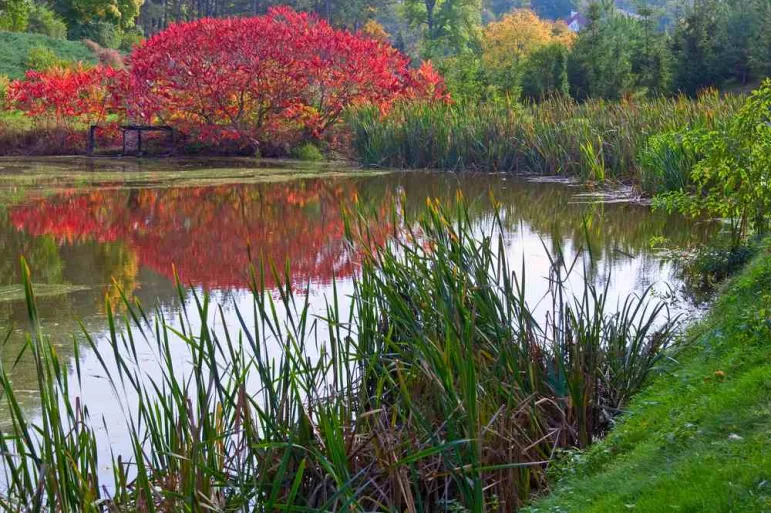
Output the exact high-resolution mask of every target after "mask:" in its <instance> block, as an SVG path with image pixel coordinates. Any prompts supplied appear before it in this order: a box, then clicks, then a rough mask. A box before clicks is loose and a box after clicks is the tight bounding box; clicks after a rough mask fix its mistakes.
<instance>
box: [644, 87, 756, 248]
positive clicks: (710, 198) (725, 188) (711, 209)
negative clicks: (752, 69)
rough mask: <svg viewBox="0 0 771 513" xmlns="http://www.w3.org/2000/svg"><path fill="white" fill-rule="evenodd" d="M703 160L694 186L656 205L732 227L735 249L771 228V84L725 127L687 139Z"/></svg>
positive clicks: (662, 198) (657, 200) (670, 194)
mask: <svg viewBox="0 0 771 513" xmlns="http://www.w3.org/2000/svg"><path fill="white" fill-rule="evenodd" d="M684 144H685V145H686V146H687V147H688V148H689V151H691V152H693V153H694V154H696V155H699V158H698V161H697V162H696V164H695V165H694V166H693V167H692V169H691V173H690V179H691V181H692V182H693V184H694V185H693V187H690V188H688V189H683V190H679V191H672V192H668V193H664V194H661V195H659V196H657V197H656V198H655V200H654V205H655V206H656V207H657V208H663V209H666V210H668V211H679V212H682V213H684V214H687V215H690V216H693V217H703V216H711V217H719V218H723V219H726V220H727V221H728V222H729V223H730V229H731V234H732V240H733V244H734V245H738V244H740V243H741V242H742V241H743V240H745V239H746V237H747V235H748V234H749V233H750V232H752V231H754V232H756V233H758V234H763V233H765V232H766V231H767V228H768V215H769V210H770V209H771V80H766V81H765V82H764V83H763V85H762V86H761V87H760V88H759V89H758V90H757V91H755V92H754V93H752V95H751V96H750V97H749V98H748V99H747V101H746V102H745V104H744V106H743V107H742V108H741V109H740V110H739V112H738V114H736V115H735V116H734V117H733V118H732V119H730V120H729V122H728V123H727V124H726V126H725V128H717V129H715V130H710V131H699V132H695V133H693V134H689V135H687V136H686V137H685V139H684Z"/></svg>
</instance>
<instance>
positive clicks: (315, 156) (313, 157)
mask: <svg viewBox="0 0 771 513" xmlns="http://www.w3.org/2000/svg"><path fill="white" fill-rule="evenodd" d="M289 156H290V157H292V158H293V159H297V160H304V161H306V162H318V161H320V160H324V154H323V153H321V150H319V149H318V147H317V146H316V145H315V144H313V143H310V142H306V143H302V144H300V145H298V146H295V147H294V148H292V149H291V151H290V152H289Z"/></svg>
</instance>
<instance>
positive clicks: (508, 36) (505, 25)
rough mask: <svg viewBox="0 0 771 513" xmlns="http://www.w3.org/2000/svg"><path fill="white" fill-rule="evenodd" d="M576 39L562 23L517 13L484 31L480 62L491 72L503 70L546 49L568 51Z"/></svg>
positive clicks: (508, 15)
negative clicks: (537, 51) (563, 47)
mask: <svg viewBox="0 0 771 513" xmlns="http://www.w3.org/2000/svg"><path fill="white" fill-rule="evenodd" d="M575 38H576V35H575V34H574V33H573V32H572V31H571V30H570V29H569V28H568V26H567V25H566V24H565V23H564V22H562V21H549V20H542V19H541V18H539V17H538V16H537V15H536V14H535V13H534V12H533V11H531V10H530V9H517V10H515V11H513V12H511V13H509V14H507V15H505V16H504V17H503V18H502V19H501V20H500V21H495V22H493V23H490V24H489V25H488V26H487V27H486V28H485V30H484V33H483V37H482V48H483V60H484V63H485V65H486V66H488V67H489V68H491V69H493V70H500V69H505V68H509V67H512V66H517V65H518V64H521V63H523V61H524V60H525V59H526V58H527V57H528V56H529V55H530V54H532V53H533V52H534V51H536V50H538V49H540V48H543V47H545V46H548V45H552V44H561V45H563V46H565V47H567V48H570V47H571V46H572V45H573V42H574V41H575Z"/></svg>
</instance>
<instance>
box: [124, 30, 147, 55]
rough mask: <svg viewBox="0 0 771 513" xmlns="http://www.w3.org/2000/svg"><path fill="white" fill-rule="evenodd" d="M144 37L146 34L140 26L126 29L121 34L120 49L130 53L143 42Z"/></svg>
mask: <svg viewBox="0 0 771 513" xmlns="http://www.w3.org/2000/svg"><path fill="white" fill-rule="evenodd" d="M143 39H144V34H142V30H141V29H140V28H139V27H134V28H132V29H129V30H126V31H124V32H123V34H122V35H121V40H120V47H119V49H120V50H121V51H122V52H126V53H129V52H131V50H132V48H134V46H136V45H138V44H139V43H141V42H142V40H143Z"/></svg>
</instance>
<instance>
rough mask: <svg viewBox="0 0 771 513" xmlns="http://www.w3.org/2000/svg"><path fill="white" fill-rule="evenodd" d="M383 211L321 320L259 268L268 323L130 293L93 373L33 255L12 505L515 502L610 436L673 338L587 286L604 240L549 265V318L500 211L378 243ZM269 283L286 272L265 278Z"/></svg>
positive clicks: (332, 507)
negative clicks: (373, 244)
mask: <svg viewBox="0 0 771 513" xmlns="http://www.w3.org/2000/svg"><path fill="white" fill-rule="evenodd" d="M392 215H393V216H394V220H396V218H397V217H398V215H397V212H396V211H395V212H394V213H393V214H392ZM366 219H367V214H366V213H365V212H364V211H363V209H362V210H359V211H357V212H353V213H349V215H348V216H347V222H346V232H347V234H348V236H349V238H350V240H351V241H352V243H354V244H357V243H360V242H363V243H364V244H363V248H364V251H367V252H368V256H367V257H366V258H365V261H364V264H363V266H362V271H361V275H360V277H358V278H356V279H355V280H354V289H353V295H352V303H351V307H350V309H349V310H348V311H346V310H345V309H343V308H342V307H341V301H340V300H341V297H340V295H339V293H338V292H337V290H336V289H335V293H334V294H333V295H332V296H331V297H329V298H328V303H327V308H326V312H325V313H324V314H322V315H320V316H316V317H314V316H313V315H311V312H310V309H309V301H308V298H307V296H305V297H304V296H303V294H302V292H299V293H298V291H296V290H295V289H294V288H293V287H292V286H290V285H289V283H290V281H289V275H290V273H291V271H290V270H289V268H288V267H287V269H286V270H285V271H283V272H281V271H279V270H278V269H277V268H275V267H273V266H270V267H269V268H268V270H266V269H264V268H263V269H262V270H260V271H255V272H253V273H252V277H251V285H252V289H253V312H252V314H253V316H254V323H253V324H252V323H251V321H248V320H247V316H246V315H244V314H245V312H241V311H239V310H238V309H237V308H236V312H235V313H236V317H237V319H238V326H227V325H225V326H224V327H222V328H221V329H216V330H215V328H214V325H215V324H219V321H220V320H222V321H224V320H225V318H224V313H223V310H222V308H223V307H222V306H220V307H217V306H215V305H213V304H212V302H211V298H210V297H209V296H208V295H207V294H206V293H199V292H197V291H196V290H192V291H190V292H189V301H186V300H185V297H184V295H185V291H184V290H183V289H182V288H180V290H179V293H180V295H181V299H182V300H183V304H184V305H185V306H184V307H183V308H182V309H181V310H180V311H179V322H178V325H176V326H175V325H174V324H173V323H172V322H171V319H168V318H167V317H166V315H165V314H164V312H162V311H157V312H155V315H152V316H151V315H149V314H148V312H146V311H145V310H144V309H143V308H142V307H141V305H139V304H138V303H136V302H134V301H131V300H130V299H129V298H127V297H126V296H123V300H124V303H125V308H126V312H127V313H126V314H125V316H124V318H123V319H120V318H118V317H116V316H115V314H114V313H113V311H112V309H111V307H110V304H109V303H108V304H107V306H106V311H107V321H108V326H109V330H108V335H107V339H106V340H104V341H101V342H100V341H97V340H96V339H95V338H94V337H93V336H92V335H90V334H89V333H87V332H85V330H84V333H83V334H82V335H81V336H80V337H76V338H75V339H74V344H75V345H74V348H75V359H74V362H75V363H74V369H69V368H68V367H67V366H66V365H65V364H64V362H63V361H61V360H60V359H59V356H58V355H57V351H56V349H55V348H54V346H53V345H52V344H51V343H50V342H49V340H48V338H47V337H46V336H45V334H44V332H43V330H42V328H41V325H40V320H39V317H38V314H37V310H36V307H35V298H34V291H33V289H32V287H31V286H30V272H29V269H28V268H27V267H26V264H24V263H23V264H22V267H23V276H24V279H25V293H26V298H27V303H28V305H29V317H30V321H31V323H32V326H33V329H32V332H31V333H30V336H29V339H28V344H27V349H26V350H27V352H28V356H29V357H31V358H32V359H33V360H34V364H35V365H34V368H35V373H36V375H37V380H38V389H39V390H38V393H39V394H40V400H41V407H40V412H39V414H29V413H28V412H26V411H25V410H24V409H22V408H21V407H20V403H19V393H20V391H19V390H16V389H15V387H14V384H13V382H12V380H11V378H10V374H9V373H10V370H11V369H9V368H8V367H5V366H3V367H2V368H0V385H1V386H2V400H3V401H4V402H5V404H6V405H7V408H8V411H9V418H8V420H7V423H6V424H5V426H4V427H3V429H2V432H1V433H0V457H2V459H3V465H2V469H3V470H4V478H3V489H2V493H1V494H0V508H2V509H4V510H7V511H26V510H34V511H41V510H47V511H79V512H80V511H84V512H89V511H202V510H208V511H255V510H257V511H275V510H283V511H340V510H350V511H373V510H387V511H412V512H418V511H444V510H446V509H447V508H448V507H450V505H453V504H454V505H456V506H460V507H464V508H466V509H467V510H469V511H483V510H485V509H486V508H491V507H497V508H500V509H502V510H514V509H516V508H517V507H518V505H519V504H520V503H521V502H522V501H524V500H525V499H527V497H528V496H529V495H530V494H531V493H532V492H533V491H534V490H537V489H540V488H541V487H543V486H544V470H545V468H546V466H547V465H548V462H549V460H550V458H551V456H552V455H553V454H554V452H555V451H557V450H558V449H560V448H567V447H586V446H587V445H588V444H590V443H591V442H592V440H593V439H594V438H595V437H596V436H599V435H600V434H602V433H603V432H604V431H605V430H606V429H607V428H608V426H609V425H610V424H611V423H612V421H613V418H614V416H615V415H616V414H617V413H618V412H619V411H620V409H622V408H623V406H624V404H626V401H627V400H628V399H629V397H630V395H631V394H633V393H634V392H635V391H636V390H638V389H639V387H640V386H641V384H642V383H643V382H644V381H645V380H646V378H647V376H648V375H649V373H650V372H651V371H652V370H653V369H654V368H655V367H656V366H657V365H658V364H659V363H660V362H661V359H662V358H663V357H664V353H663V352H662V351H663V350H664V349H665V348H666V347H667V346H668V345H669V343H670V342H671V340H672V337H673V326H674V325H673V320H672V319H669V318H668V317H667V316H666V308H665V306H664V305H663V304H656V303H653V302H651V301H649V299H650V298H649V296H648V294H647V293H645V294H643V295H642V296H640V297H637V296H631V297H629V298H627V299H626V300H625V301H623V302H622V303H621V304H620V305H619V308H618V309H617V310H611V309H609V307H608V305H607V290H606V289H604V288H602V287H601V288H596V287H595V286H593V285H592V284H591V282H590V280H588V279H585V280H584V282H583V284H582V285H581V286H580V287H579V288H578V289H575V290H574V289H573V288H572V287H571V286H570V285H569V284H568V278H569V277H570V275H571V274H572V273H576V272H581V267H582V266H581V262H582V261H583V260H584V259H586V258H591V251H587V252H586V253H584V254H583V256H582V257H578V258H577V259H576V261H565V259H564V256H563V255H562V254H561V253H560V252H559V251H558V252H557V253H556V254H553V255H552V258H553V260H552V266H551V269H552V271H551V276H549V277H548V279H549V283H550V287H549V292H548V293H547V296H546V297H545V298H544V299H543V300H542V301H541V302H540V304H541V305H543V306H544V307H545V310H546V311H545V312H544V313H543V314H542V313H539V312H538V311H536V308H534V307H533V306H531V305H528V304H527V302H526V301H525V299H524V297H525V290H526V279H528V280H529V279H532V277H529V276H526V275H525V272H524V269H523V271H522V272H521V273H517V272H514V271H513V269H512V268H511V267H510V265H509V262H507V260H506V257H505V251H504V249H505V242H504V240H503V238H502V233H501V230H500V226H501V220H500V217H498V218H497V220H496V222H495V223H494V226H493V228H491V229H490V231H489V232H488V233H475V232H474V231H473V230H472V228H471V224H470V223H469V220H468V216H467V213H466V211H465V209H464V208H463V207H462V206H459V207H458V208H457V210H456V211H446V210H444V209H443V208H442V207H440V206H439V205H438V204H437V203H435V202H430V204H429V206H428V208H427V210H426V211H425V212H424V213H422V214H421V216H420V218H419V219H418V220H417V221H415V222H414V223H413V221H414V220H413V219H407V220H406V223H405V224H404V226H405V230H404V232H403V233H402V235H401V236H399V237H397V238H395V239H393V240H392V241H391V242H390V243H388V244H383V245H379V247H378V248H377V249H374V250H372V249H368V248H369V247H370V245H369V241H368V240H367V239H368V236H367V229H366V226H367V221H366ZM523 268H524V263H523ZM266 273H270V274H273V276H274V278H273V280H274V281H275V282H276V283H283V284H282V285H279V286H278V288H277V289H275V290H272V291H268V290H266V289H265V288H264V284H265V283H266ZM574 292H575V294H574ZM84 346H85V347H84ZM269 347H272V348H274V350H273V351H274V352H269V349H268V348H269ZM314 349H318V357H311V354H312V353H313V351H314ZM84 351H89V352H91V353H92V354H93V355H94V356H95V358H96V359H97V360H98V361H99V362H100V366H101V373H102V374H103V375H104V376H105V379H106V381H107V383H109V386H110V387H112V389H113V391H114V396H115V401H116V403H117V404H118V405H119V408H120V410H121V411H122V412H123V415H125V421H126V431H127V433H128V435H127V436H128V438H129V440H130V449H129V450H128V453H117V452H115V453H112V457H111V460H110V461H103V460H100V459H99V454H100V451H104V450H105V449H106V447H104V446H102V445H101V444H103V443H105V438H104V437H101V436H100V435H98V434H97V428H98V427H99V426H100V424H101V423H102V420H100V419H93V418H91V416H90V413H89V405H88V404H87V403H84V402H83V401H81V399H80V390H81V387H82V375H83V370H82V369H81V364H80V355H81V354H83V352H84ZM148 351H149V352H150V353H151V355H152V357H150V358H147V357H146V356H143V355H146V354H147V352H148ZM179 351H181V352H182V360H180V359H179V358H178V356H179V355H180V353H179ZM309 351H310V352H309ZM140 356H143V357H140ZM180 361H184V362H188V363H187V364H186V365H184V366H180V364H179V362H180ZM148 362H149V363H148ZM152 362H155V364H153V363H152ZM105 429H106V426H105ZM105 465H108V468H109V469H110V472H111V473H108V474H105V472H103V471H102V470H101V469H102V468H103V467H104V466H105Z"/></svg>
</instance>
